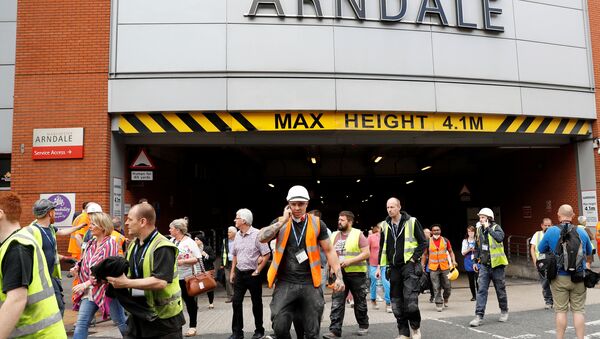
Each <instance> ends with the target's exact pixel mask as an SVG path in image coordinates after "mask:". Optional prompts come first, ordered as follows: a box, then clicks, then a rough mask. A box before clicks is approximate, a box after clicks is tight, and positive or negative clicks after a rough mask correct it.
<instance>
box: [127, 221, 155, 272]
mask: <svg viewBox="0 0 600 339" xmlns="http://www.w3.org/2000/svg"><path fill="white" fill-rule="evenodd" d="M157 234H158V231H156V230H155V231H154V234H153V235H152V237H150V240H148V241H147V242H146V243H145V244H144V245H142V247H143V250H142V257H141V258H140V259H139V260H136V259H135V257H136V255H137V251H138V249H139V247H140V246H139V243H138V244H136V245H135V248H134V249H133V271H134V272H135V276H136V278H139V277H140V275H139V272H138V266H139V265H140V262H142V261H144V256H145V255H146V251H147V250H148V246H149V245H150V243H151V242H152V240H153V239H154V238H155V237H156V235H157Z"/></svg>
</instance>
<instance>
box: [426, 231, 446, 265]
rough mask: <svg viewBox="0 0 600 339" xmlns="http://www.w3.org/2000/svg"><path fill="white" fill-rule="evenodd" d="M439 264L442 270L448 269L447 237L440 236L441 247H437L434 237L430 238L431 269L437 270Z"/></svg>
mask: <svg viewBox="0 0 600 339" xmlns="http://www.w3.org/2000/svg"><path fill="white" fill-rule="evenodd" d="M438 266H439V267H440V269H441V270H447V269H448V268H449V265H448V249H447V246H446V239H445V238H444V237H440V247H439V248H437V247H435V244H434V243H433V237H432V238H430V239H429V270H430V271H436V270H437V269H438Z"/></svg>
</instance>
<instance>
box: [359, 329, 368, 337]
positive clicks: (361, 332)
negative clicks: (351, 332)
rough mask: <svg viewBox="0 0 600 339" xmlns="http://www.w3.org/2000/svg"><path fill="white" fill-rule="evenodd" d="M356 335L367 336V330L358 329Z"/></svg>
mask: <svg viewBox="0 0 600 339" xmlns="http://www.w3.org/2000/svg"><path fill="white" fill-rule="evenodd" d="M357 334H358V335H359V336H361V337H362V336H364V335H367V334H369V329H368V328H359V329H358V333H357Z"/></svg>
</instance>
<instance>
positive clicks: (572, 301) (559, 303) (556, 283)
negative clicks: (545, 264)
mask: <svg viewBox="0 0 600 339" xmlns="http://www.w3.org/2000/svg"><path fill="white" fill-rule="evenodd" d="M550 289H551V290H552V299H554V310H555V312H557V313H566V312H567V311H568V310H569V306H570V307H571V312H573V313H585V296H586V292H587V289H586V287H585V285H584V284H583V282H580V283H574V282H572V281H571V276H568V275H558V276H556V279H554V280H552V281H551V282H550Z"/></svg>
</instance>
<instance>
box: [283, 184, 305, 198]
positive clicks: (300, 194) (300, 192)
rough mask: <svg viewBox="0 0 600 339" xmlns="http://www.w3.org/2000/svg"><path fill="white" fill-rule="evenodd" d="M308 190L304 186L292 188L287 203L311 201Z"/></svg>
mask: <svg viewBox="0 0 600 339" xmlns="http://www.w3.org/2000/svg"><path fill="white" fill-rule="evenodd" d="M309 200H310V197H309V196H308V190H306V188H305V187H304V186H300V185H296V186H292V188H290V190H289V191H288V195H287V201H309Z"/></svg>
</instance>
